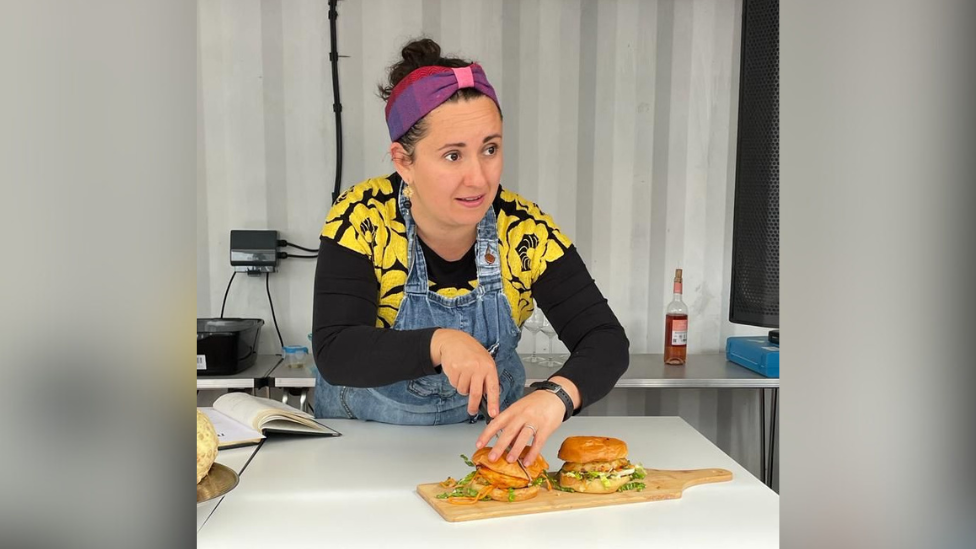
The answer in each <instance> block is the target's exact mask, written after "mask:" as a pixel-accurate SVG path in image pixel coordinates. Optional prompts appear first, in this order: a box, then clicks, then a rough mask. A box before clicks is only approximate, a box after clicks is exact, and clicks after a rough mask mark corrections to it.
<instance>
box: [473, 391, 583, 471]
mask: <svg viewBox="0 0 976 549" xmlns="http://www.w3.org/2000/svg"><path fill="white" fill-rule="evenodd" d="M565 413H566V405H565V404H563V401H562V400H560V399H559V397H558V396H556V395H554V394H552V393H550V392H549V391H533V392H532V393H529V394H528V395H526V396H524V397H522V398H520V399H519V400H517V401H516V402H515V403H514V404H512V405H511V406H509V407H508V408H507V409H506V410H505V411H504V412H502V413H500V414H498V416H496V417H495V419H493V420H492V421H491V423H490V424H488V425H487V426H486V427H485V430H484V431H482V432H481V436H479V437H478V441H477V442H476V443H475V445H476V446H477V447H478V449H481V448H483V447H485V446H486V445H487V444H488V443H489V442H490V441H491V439H492V437H494V436H495V435H496V434H497V435H498V440H496V441H495V444H494V446H493V448H492V450H491V453H490V454H488V459H489V460H491V461H495V460H496V459H498V458H499V456H501V455H502V453H503V452H504V451H505V448H508V447H509V445H511V447H512V448H511V451H510V452H509V453H508V455H507V457H506V459H507V460H508V462H509V463H514V462H515V460H516V459H518V457H519V456H520V455H521V454H522V450H523V449H524V448H525V446H527V445H528V444H529V441H530V440H532V449H531V450H529V453H528V454H526V455H525V459H524V460H523V462H524V464H525V466H529V465H531V464H532V463H533V462H534V461H535V458H536V456H538V455H539V452H541V451H542V447H543V446H544V445H545V443H546V440H548V439H549V436H550V435H552V433H554V432H555V431H556V429H557V428H558V427H559V425H560V424H561V423H562V422H563V415H564V414H565ZM533 438H534V440H533Z"/></svg>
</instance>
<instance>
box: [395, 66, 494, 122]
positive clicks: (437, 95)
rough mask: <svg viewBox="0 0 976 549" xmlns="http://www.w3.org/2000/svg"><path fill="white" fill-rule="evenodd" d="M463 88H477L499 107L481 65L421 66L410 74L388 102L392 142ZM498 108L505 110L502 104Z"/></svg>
mask: <svg viewBox="0 0 976 549" xmlns="http://www.w3.org/2000/svg"><path fill="white" fill-rule="evenodd" d="M463 88H474V89H476V90H478V91H480V92H481V93H483V94H485V95H487V96H488V97H490V98H491V100H492V101H494V102H495V105H498V97H497V96H496V95H495V89H494V88H492V87H491V84H489V83H488V77H487V76H485V71H484V70H483V69H482V68H481V66H480V65H478V64H477V63H475V64H472V65H468V66H467V67H461V68H457V69H455V68H449V67H436V66H428V67H420V68H419V69H417V70H415V71H413V72H411V73H410V74H408V75H407V76H406V77H405V78H404V79H403V80H401V81H400V82H399V83H398V84H397V85H396V86H394V87H393V92H392V93H391V94H390V98H389V99H388V100H387V102H386V126H387V128H389V130H390V141H396V140H397V139H400V138H401V137H403V134H405V133H407V132H408V131H410V128H411V127H413V125H414V124H416V123H417V121H418V120H420V119H421V118H423V117H425V116H427V114H428V113H430V111H432V110H434V109H436V108H437V107H439V106H440V105H441V104H442V103H444V102H445V101H447V100H448V99H449V98H450V97H451V96H452V95H454V94H455V92H457V91H458V90H460V89H463ZM498 108H499V110H501V106H500V105H498Z"/></svg>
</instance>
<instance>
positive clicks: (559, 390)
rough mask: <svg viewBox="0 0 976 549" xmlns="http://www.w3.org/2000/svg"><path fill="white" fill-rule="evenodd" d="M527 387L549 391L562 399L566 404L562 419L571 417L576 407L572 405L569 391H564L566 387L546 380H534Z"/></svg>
mask: <svg viewBox="0 0 976 549" xmlns="http://www.w3.org/2000/svg"><path fill="white" fill-rule="evenodd" d="M529 387H531V388H533V389H542V390H543V391H549V392H550V393H552V394H554V395H556V396H557V397H559V399H560V400H562V401H563V404H565V405H566V415H564V416H563V421H566V420H567V419H569V418H571V417H573V413H574V412H575V410H576V407H575V406H573V399H572V398H570V396H569V393H567V392H566V389H563V387H562V385H560V384H558V383H554V382H552V381H549V380H546V381H536V382H535V383H533V384H531V385H529Z"/></svg>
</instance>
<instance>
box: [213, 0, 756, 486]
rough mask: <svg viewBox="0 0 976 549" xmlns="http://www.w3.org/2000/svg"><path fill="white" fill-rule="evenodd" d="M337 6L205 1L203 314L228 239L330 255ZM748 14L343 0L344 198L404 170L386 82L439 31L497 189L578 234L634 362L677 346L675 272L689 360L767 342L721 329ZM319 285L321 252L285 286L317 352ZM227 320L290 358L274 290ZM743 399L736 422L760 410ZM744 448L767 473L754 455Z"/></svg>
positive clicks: (718, 422)
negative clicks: (256, 332) (494, 169)
mask: <svg viewBox="0 0 976 549" xmlns="http://www.w3.org/2000/svg"><path fill="white" fill-rule="evenodd" d="M327 10H328V7H327V2H326V1H325V0H287V1H284V0H265V1H261V0H201V1H200V3H199V44H200V46H199V66H200V68H199V75H200V94H199V109H200V116H199V124H200V128H199V135H200V146H199V149H200V152H201V160H200V172H199V178H200V179H199V194H198V197H199V200H198V207H199V211H198V217H197V219H198V227H199V229H198V237H199V250H200V252H199V256H198V257H199V263H198V285H197V287H198V303H197V312H198V315H199V316H201V317H204V316H217V315H219V313H220V302H221V298H222V297H223V292H224V288H225V286H226V283H227V280H228V278H229V276H230V273H231V268H230V265H229V263H228V239H229V231H230V230H231V229H234V228H254V229H263V228H272V229H278V230H280V231H282V234H283V236H284V237H285V238H287V239H289V240H291V241H293V242H297V243H299V244H303V245H306V246H311V247H316V246H317V243H318V234H319V231H320V229H321V225H322V221H323V219H324V217H325V215H326V213H327V211H328V208H329V205H330V192H331V188H332V185H333V181H334V170H335V159H334V154H335V141H334V140H335V128H334V116H333V113H332V83H331V74H330V68H329V60H328V54H329V26H328V18H327ZM740 14H741V1H740V0H687V1H684V0H658V1H653V0H646V1H638V0H615V1H614V0H607V1H601V2H597V1H582V0H535V1H533V0H524V1H519V0H451V1H447V0H367V1H355V2H352V1H341V2H339V24H338V26H339V29H338V32H339V53H340V54H341V55H346V56H348V57H346V58H342V59H341V60H340V86H341V88H340V90H341V94H342V104H343V109H344V110H343V130H344V136H343V137H344V146H345V155H344V161H343V166H344V168H343V176H342V186H343V188H345V187H348V186H349V185H351V184H354V183H356V182H358V181H360V180H362V179H365V178H367V177H372V176H376V175H381V174H386V173H389V172H391V171H393V168H392V165H391V163H390V161H389V158H388V156H387V155H386V152H385V151H386V149H387V146H388V137H387V132H386V127H385V124H384V121H383V104H382V102H381V100H380V99H379V98H378V97H377V96H376V93H375V91H376V85H377V84H378V83H379V82H380V81H381V80H382V78H383V76H384V69H385V67H386V66H388V65H389V64H391V63H392V62H393V61H394V60H395V59H396V58H397V57H398V54H399V47H400V46H401V45H402V44H403V42H404V41H405V40H406V39H407V38H410V37H414V36H417V35H420V34H426V35H428V36H430V37H432V38H434V39H435V40H437V41H438V42H440V43H441V45H442V47H443V48H444V49H445V51H447V52H457V53H460V54H463V55H464V56H465V57H468V58H473V59H475V60H477V61H479V62H480V63H481V64H482V65H483V66H484V67H485V70H486V72H487V74H488V76H489V78H490V79H491V81H492V83H493V85H494V86H495V88H496V90H497V91H498V93H499V99H500V101H501V104H502V108H503V111H504V115H505V142H506V153H505V160H506V166H505V171H504V175H503V180H502V184H503V185H505V186H507V187H509V188H512V189H514V190H517V191H518V192H520V193H522V194H523V195H525V196H527V197H528V198H530V199H532V200H535V201H537V202H538V203H539V204H540V205H541V206H542V207H543V209H544V210H545V211H547V212H548V213H551V214H552V215H553V216H554V218H555V219H556V221H557V223H559V224H560V225H561V226H562V227H563V229H564V230H565V231H566V233H567V234H568V235H569V236H570V237H571V238H572V239H573V240H574V242H575V243H576V245H577V247H578V248H579V250H580V253H581V255H582V256H583V258H584V260H585V261H586V262H587V265H588V266H589V268H590V271H591V273H592V275H593V277H594V278H595V279H596V281H597V283H598V285H599V286H600V288H601V289H602V290H603V292H604V294H605V295H606V296H607V297H608V299H609V300H610V303H611V306H612V307H613V309H614V311H615V312H616V313H617V316H618V317H619V318H620V320H621V322H622V323H623V325H624V327H625V328H626V330H627V334H628V336H629V338H630V340H631V349H632V352H638V353H639V352H651V353H659V352H662V345H663V329H664V326H663V320H664V319H663V311H664V307H665V305H666V304H667V302H668V301H669V300H670V298H671V293H670V292H671V277H672V275H673V272H674V269H675V268H676V267H681V268H683V269H684V277H685V285H684V287H685V300H686V301H687V302H688V305H689V309H690V318H691V331H690V334H689V347H690V349H691V352H708V351H719V350H722V349H723V344H724V341H725V338H727V337H728V336H730V335H738V334H755V333H765V330H762V329H756V328H748V327H739V326H735V325H731V324H730V323H729V322H728V321H727V320H726V319H727V318H728V296H729V273H730V271H731V263H730V261H731V230H732V198H733V175H734V166H735V158H734V157H735V148H734V147H735V109H736V105H737V87H738V78H737V73H738V50H739V47H738V40H739V24H738V21H739V18H740ZM313 273H314V260H288V261H286V262H285V263H284V264H283V266H282V270H281V272H280V273H277V274H275V275H272V280H271V285H272V292H273V294H274V296H275V304H276V313H277V315H278V321H279V323H280V325H281V331H282V334H283V335H284V338H285V342H286V344H288V343H307V338H306V336H307V334H308V332H309V331H310V325H311V309H312V302H311V298H312V280H313ZM227 314H228V315H230V316H256V317H261V318H264V319H265V320H266V322H267V325H266V328H265V329H264V331H263V336H262V341H261V345H262V347H263V349H264V350H265V351H270V350H277V342H276V336H275V335H274V328H273V326H272V325H271V315H270V310H269V308H268V304H267V297H266V295H265V289H264V281H263V279H261V280H259V279H248V278H244V277H238V280H236V281H235V282H234V287H233V288H232V290H231V294H230V297H229V298H228V304H227ZM545 341H546V340H545V338H543V337H540V339H539V345H540V350H545V349H546V345H545ZM521 349H522V350H527V349H529V343H528V342H527V341H523V343H522V346H521ZM562 349H563V348H562V346H561V345H560V346H559V347H557V350H562ZM683 394H686V395H689V396H687V397H684V396H681V397H674V398H676V399H677V400H676V401H675V404H674V406H671V407H670V408H669V407H668V406H670V405H668V406H665V408H667V409H668V410H671V408H673V410H672V411H673V412H674V413H681V414H682V415H685V416H689V417H690V416H695V417H696V418H697V417H698V416H701V418H700V419H695V421H696V422H698V423H700V425H696V426H699V428H701V429H703V431H708V430H709V429H712V430H714V431H715V433H716V436H717V433H720V432H726V431H729V430H730V429H732V424H731V423H729V419H728V418H726V417H723V416H725V415H726V411H725V408H721V409H720V408H717V407H716V405H715V402H717V397H708V398H709V399H711V401H712V405H710V406H711V408H708V407H707V406H706V408H704V409H703V408H701V406H702V402H708V401H709V400H708V399H705V400H704V401H703V400H702V398H704V397H701V396H700V395H697V394H688V393H683ZM668 398H671V397H668ZM750 398H751V397H750ZM743 399H744V400H742V399H740V400H742V402H741V403H738V404H734V405H730V406H731V408H729V410H728V411H729V412H736V413H744V414H753V413H754V412H755V410H754V406H753V404H749V402H751V401H749V398H746V397H743ZM747 401H749V402H747ZM605 405H606V406H609V408H608V409H612V408H613V406H614V403H612V402H607V403H605ZM648 406H650V408H651V409H654V408H655V406H656V405H648ZM699 410H704V411H703V412H701V413H699ZM752 417H753V418H755V416H752ZM743 428H747V427H743ZM750 436H751V435H750ZM756 440H757V441H758V435H756ZM743 452H745V453H744V454H741V459H740V461H744V462H750V461H752V462H754V463H755V464H756V466H755V467H753V468H754V469H756V470H758V457H757V456H758V450H757V451H756V452H757V453H756V455H755V456H753V455H751V454H750V453H749V450H748V449H745V450H743ZM747 465H748V463H747Z"/></svg>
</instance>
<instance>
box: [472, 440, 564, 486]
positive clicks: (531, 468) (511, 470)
mask: <svg viewBox="0 0 976 549" xmlns="http://www.w3.org/2000/svg"><path fill="white" fill-rule="evenodd" d="M491 448H492V447H491V446H485V447H484V448H482V449H480V450H478V451H477V452H475V453H474V455H473V456H472V457H471V462H472V463H474V464H475V465H476V466H480V467H478V469H479V470H481V469H489V470H490V471H493V472H495V473H501V474H502V475H507V476H509V477H514V478H518V479H525V473H524V472H523V471H522V468H521V467H519V464H518V463H517V462H513V463H509V462H508V460H506V459H505V454H504V453H503V454H502V455H501V456H499V458H498V459H497V460H495V461H488V454H489V453H490V452H491ZM531 449H532V446H526V447H525V449H524V450H522V454H521V457H522V458H523V459H524V458H525V455H526V454H528V453H529V450H531ZM548 468H549V464H548V463H546V460H545V458H543V457H542V456H541V455H539V456H537V457H536V458H535V461H533V462H532V465H526V466H525V469H526V471H528V472H529V475H530V476H531V477H532V478H533V479H535V478H536V477H538V476H539V475H541V474H542V473H543V472H545V471H546V469H548ZM489 474H490V473H489ZM496 485H497V484H496Z"/></svg>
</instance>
